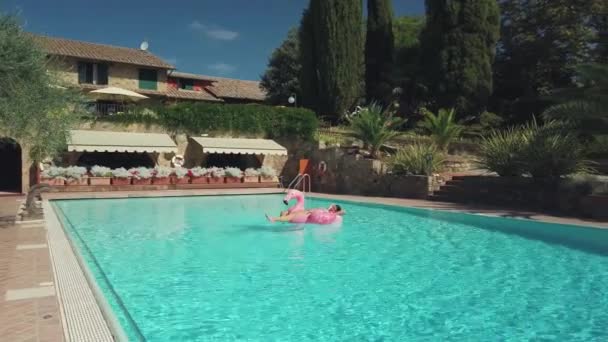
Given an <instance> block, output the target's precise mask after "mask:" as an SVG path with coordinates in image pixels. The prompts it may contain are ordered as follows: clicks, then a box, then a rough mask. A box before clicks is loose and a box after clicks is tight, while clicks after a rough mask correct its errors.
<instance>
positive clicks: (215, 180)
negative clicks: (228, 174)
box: [207, 177, 224, 184]
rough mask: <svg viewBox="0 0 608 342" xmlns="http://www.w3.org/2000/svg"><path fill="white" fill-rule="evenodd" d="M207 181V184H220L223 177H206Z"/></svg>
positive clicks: (222, 181)
mask: <svg viewBox="0 0 608 342" xmlns="http://www.w3.org/2000/svg"><path fill="white" fill-rule="evenodd" d="M207 182H208V183H209V184H222V183H224V177H221V178H215V177H207Z"/></svg>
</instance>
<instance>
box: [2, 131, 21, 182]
mask: <svg viewBox="0 0 608 342" xmlns="http://www.w3.org/2000/svg"><path fill="white" fill-rule="evenodd" d="M0 160H2V167H0V192H12V193H21V146H19V144H18V143H17V142H16V141H15V140H13V139H11V138H0Z"/></svg>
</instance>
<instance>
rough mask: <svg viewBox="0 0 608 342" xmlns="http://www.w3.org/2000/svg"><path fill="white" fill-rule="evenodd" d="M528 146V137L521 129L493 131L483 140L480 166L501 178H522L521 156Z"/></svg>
mask: <svg viewBox="0 0 608 342" xmlns="http://www.w3.org/2000/svg"><path fill="white" fill-rule="evenodd" d="M526 145H527V142H526V136H525V134H524V132H523V131H522V129H521V128H513V127H511V128H509V129H508V130H505V131H496V130H495V131H492V132H491V133H490V134H489V135H488V136H487V137H485V138H483V139H482V140H481V143H480V149H479V157H478V164H479V166H480V167H482V168H484V169H487V170H491V171H493V172H496V173H498V175H499V176H505V177H515V176H521V175H522V174H523V173H524V165H523V163H522V160H521V155H522V153H523V150H524V149H525V148H526Z"/></svg>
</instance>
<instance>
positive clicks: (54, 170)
mask: <svg viewBox="0 0 608 342" xmlns="http://www.w3.org/2000/svg"><path fill="white" fill-rule="evenodd" d="M41 176H42V178H47V179H55V178H65V176H66V172H65V168H63V167H58V166H51V167H49V168H47V169H46V170H44V171H42V174H41Z"/></svg>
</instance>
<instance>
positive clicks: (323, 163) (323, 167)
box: [317, 161, 327, 176]
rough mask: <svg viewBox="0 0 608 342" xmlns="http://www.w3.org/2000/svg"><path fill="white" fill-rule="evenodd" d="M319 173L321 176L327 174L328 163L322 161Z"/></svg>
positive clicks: (318, 169) (318, 168)
mask: <svg viewBox="0 0 608 342" xmlns="http://www.w3.org/2000/svg"><path fill="white" fill-rule="evenodd" d="M317 172H318V174H319V176H323V175H324V174H325V172H327V163H326V162H324V161H320V162H319V165H317Z"/></svg>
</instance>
